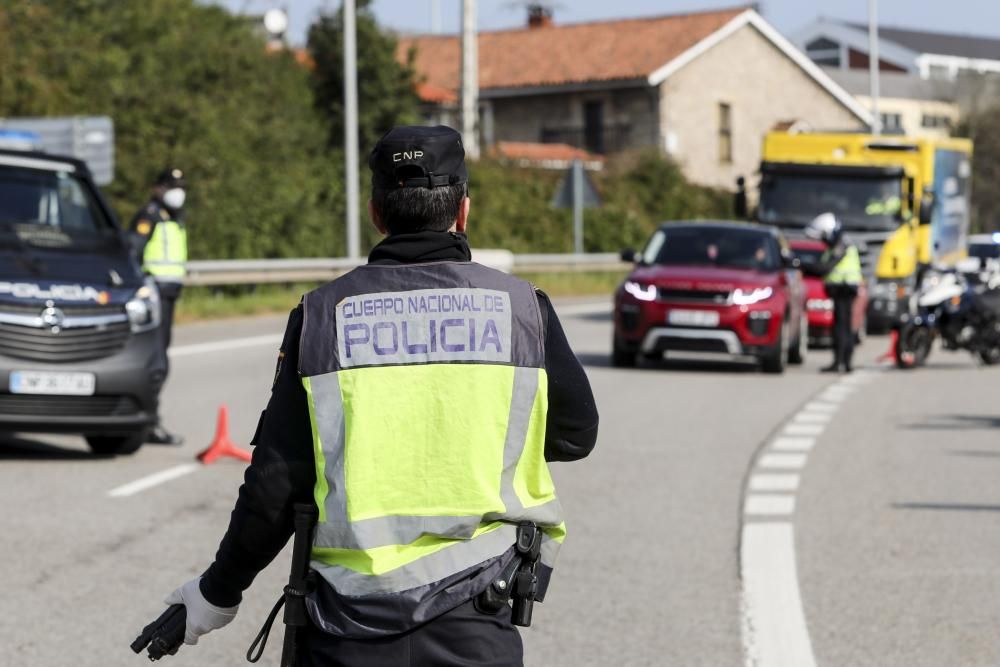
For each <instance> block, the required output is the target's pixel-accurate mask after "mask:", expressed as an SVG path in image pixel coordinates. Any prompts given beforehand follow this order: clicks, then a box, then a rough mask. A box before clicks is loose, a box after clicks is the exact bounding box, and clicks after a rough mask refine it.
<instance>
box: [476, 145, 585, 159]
mask: <svg viewBox="0 0 1000 667" xmlns="http://www.w3.org/2000/svg"><path fill="white" fill-rule="evenodd" d="M493 150H494V153H495V154H496V156H497V157H502V158H507V159H509V160H527V161H529V162H572V161H573V160H582V161H584V162H603V161H604V158H603V157H602V156H600V155H594V154H593V153H588V152H587V151H585V150H583V149H582V148H576V147H575V146H570V145H569V144H535V143H530V142H527V141H498V142H497V143H496V145H495V146H494V148H493Z"/></svg>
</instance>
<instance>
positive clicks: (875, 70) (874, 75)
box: [868, 0, 882, 137]
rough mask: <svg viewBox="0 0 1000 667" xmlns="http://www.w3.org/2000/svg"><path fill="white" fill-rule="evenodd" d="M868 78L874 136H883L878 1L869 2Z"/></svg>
mask: <svg viewBox="0 0 1000 667" xmlns="http://www.w3.org/2000/svg"><path fill="white" fill-rule="evenodd" d="M868 78H869V83H870V85H871V94H870V97H871V99H872V134H874V135H875V136H876V137H877V136H879V135H880V134H882V117H881V116H880V115H879V112H878V96H879V90H878V89H879V85H878V84H879V80H878V78H879V56H878V0H868Z"/></svg>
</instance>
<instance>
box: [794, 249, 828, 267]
mask: <svg viewBox="0 0 1000 667" xmlns="http://www.w3.org/2000/svg"><path fill="white" fill-rule="evenodd" d="M792 255H793V256H794V257H795V258H796V259H797V260H799V261H800V262H802V263H803V264H806V265H812V264H819V261H820V259H822V257H823V251H822V250H820V249H819V248H792Z"/></svg>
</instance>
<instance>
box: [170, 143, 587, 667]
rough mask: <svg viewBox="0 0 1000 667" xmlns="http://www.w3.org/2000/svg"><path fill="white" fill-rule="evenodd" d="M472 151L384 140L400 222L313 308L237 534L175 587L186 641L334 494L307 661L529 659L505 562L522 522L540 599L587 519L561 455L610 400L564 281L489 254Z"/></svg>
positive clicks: (259, 453)
mask: <svg viewBox="0 0 1000 667" xmlns="http://www.w3.org/2000/svg"><path fill="white" fill-rule="evenodd" d="M464 155H465V152H464V149H463V147H462V141H461V136H460V135H459V134H458V133H457V132H456V131H454V130H452V129H451V128H447V127H441V126H439V127H397V128H395V129H394V130H392V131H391V132H389V133H388V134H386V135H385V136H384V137H383V138H382V139H381V140H380V141H379V142H378V144H377V146H376V147H375V148H374V150H373V152H372V153H371V156H370V159H369V165H370V167H371V170H372V188H373V192H372V199H371V201H370V202H369V214H370V216H371V219H372V222H373V223H374V225H375V227H376V228H377V229H378V230H379V231H380V232H381V233H383V234H385V235H386V238H385V239H384V240H383V241H382V242H381V243H379V244H378V245H377V246H375V248H374V249H373V250H372V251H371V254H370V255H369V257H368V264H367V265H365V266H361V267H360V268H357V269H355V270H353V271H351V272H350V273H348V274H346V275H345V276H343V277H341V278H338V279H337V280H334V281H333V282H331V283H328V284H327V285H325V286H323V287H320V288H319V289H317V290H315V291H313V292H310V293H309V294H307V295H306V296H305V297H304V298H303V300H302V302H301V303H300V305H299V306H298V307H297V308H295V309H294V310H293V311H292V314H291V316H290V318H289V322H288V327H287V330H286V333H285V337H284V342H283V344H282V347H281V353H280V355H279V358H278V363H277V372H276V374H275V377H274V381H273V386H272V390H271V398H270V401H269V403H268V406H267V409H266V410H265V411H264V413H263V415H262V416H261V419H260V422H259V425H258V428H257V433H256V435H255V437H254V441H253V442H254V444H255V450H254V454H253V462H252V463H251V464H250V466H249V468H248V469H247V472H246V477H245V482H244V484H243V487H242V488H241V489H240V494H239V500H238V501H237V503H236V507H235V510H234V511H233V514H232V517H231V520H230V524H229V530H228V531H227V533H226V535H225V537H224V538H223V540H222V543H221V546H220V547H219V550H218V552H217V554H216V558H215V561H214V563H213V564H212V565H211V567H209V568H208V570H207V571H206V572H205V573H204V575H202V576H201V577H198V578H196V579H194V580H192V581H190V582H188V583H187V584H185V585H184V586H182V587H181V588H179V589H177V590H176V591H175V592H174V593H172V594H171V596H170V597H168V599H167V602H168V603H171V604H173V603H182V604H184V605H185V607H186V611H187V621H186V622H187V633H186V637H185V641H186V642H187V643H189V644H194V643H196V642H197V641H198V637H199V636H200V635H202V634H204V633H206V632H209V631H211V630H214V629H217V628H220V627H222V626H223V625H225V624H226V623H228V622H229V621H230V620H232V618H233V617H234V616H235V614H236V610H237V606H238V604H239V602H240V600H241V596H242V593H243V591H244V590H245V589H246V588H247V587H248V586H249V585H250V583H251V582H252V581H253V579H254V577H255V576H256V575H257V573H258V572H259V571H260V570H261V569H263V568H264V567H265V566H266V565H267V564H268V563H269V562H270V561H271V560H272V559H273V558H274V557H275V556H276V555H277V554H278V552H279V551H281V549H282V547H283V546H284V545H285V543H286V542H287V540H288V539H289V536H290V534H291V533H292V516H293V513H292V508H293V503H301V502H313V503H315V505H316V507H317V508H318V510H319V520H318V524H317V526H316V529H315V536H314V540H313V547H312V553H311V569H312V571H313V575H312V577H313V579H314V588H313V589H312V590H311V592H310V593H309V594H308V599H307V603H308V611H309V617H310V625H309V626H308V627H307V628H306V629H305V630H304V631H300V633H299V651H300V654H299V658H298V660H299V664H301V665H311V666H313V667H319V666H323V665H414V666H416V665H520V664H522V647H521V639H520V636H519V634H518V632H517V630H516V628H515V627H514V625H513V623H512V618H511V607H510V606H509V605H508V604H507V603H506V602H504V600H505V598H504V594H509V589H510V587H509V586H507V585H506V584H507V580H505V579H503V578H504V577H505V576H509V575H508V574H506V573H508V572H509V569H508V568H509V567H510V566H511V564H514V565H518V564H519V563H520V562H521V560H519V559H521V556H519V553H521V552H519V551H518V550H517V548H515V542H516V541H517V540H518V538H519V536H520V535H521V534H522V532H521V531H522V528H519V524H521V523H522V522H527V523H526V524H525V525H526V526H528V528H530V526H531V525H532V524H533V526H535V527H537V531H536V532H535V533H534V534H535V535H536V536H538V540H539V541H538V543H539V544H540V553H536V555H535V557H536V558H537V559H538V560H537V561H532V562H535V563H536V565H537V592H536V599H538V600H541V599H542V598H543V597H544V596H545V589H546V588H547V585H548V581H549V577H550V575H551V573H552V567H553V565H554V561H555V556H556V552H557V551H558V550H559V547H560V545H561V544H562V542H563V538H564V536H565V535H566V525H565V523H564V522H563V513H562V509H561V508H560V505H559V501H558V499H557V497H556V492H555V487H554V485H553V483H552V478H551V477H550V473H549V468H548V462H549V461H572V460H576V459H580V458H583V457H585V456H587V455H588V454H589V453H590V451H591V449H592V448H593V446H594V444H595V441H596V437H597V423H598V416H597V410H596V406H595V404H594V397H593V394H592V392H591V389H590V385H589V383H588V381H587V376H586V375H585V373H584V371H583V368H582V367H581V365H580V363H579V362H578V361H577V359H576V357H575V355H574V354H573V351H572V350H571V349H570V347H569V344H568V343H567V340H566V336H565V334H564V333H563V329H562V327H561V326H560V323H559V319H558V317H557V316H556V313H555V310H554V309H553V307H552V304H551V303H550V301H549V299H548V297H547V296H545V294H543V293H542V292H540V291H538V290H537V289H535V288H533V286H532V285H530V284H529V283H527V282H524V281H523V280H520V279H518V278H515V277H513V276H511V275H508V274H505V273H502V272H499V271H495V270H493V269H490V268H486V267H484V266H482V265H479V264H476V263H474V262H473V261H471V253H470V251H469V244H468V242H467V239H466V235H465V231H466V226H467V224H468V220H469V209H470V200H469V198H468V196H467V192H468V190H467V188H468V176H467V172H466V166H465V162H464ZM487 187H488V186H487ZM510 222H511V224H526V223H525V222H524V221H510ZM498 598H499V601H500V603H499V604H498ZM544 618H545V617H544V614H542V613H541V611H539V610H536V612H535V620H536V621H539V620H540V619H544ZM545 620H548V621H551V620H554V619H545Z"/></svg>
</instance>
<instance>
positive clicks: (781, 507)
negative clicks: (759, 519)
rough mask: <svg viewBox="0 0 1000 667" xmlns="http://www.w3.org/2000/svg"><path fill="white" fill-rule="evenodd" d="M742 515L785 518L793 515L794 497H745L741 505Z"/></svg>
mask: <svg viewBox="0 0 1000 667" xmlns="http://www.w3.org/2000/svg"><path fill="white" fill-rule="evenodd" d="M743 513H744V514H753V515H755V516H787V515H789V514H794V513H795V496H792V495H760V494H751V495H749V496H747V499H746V502H745V503H744V504H743Z"/></svg>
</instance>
